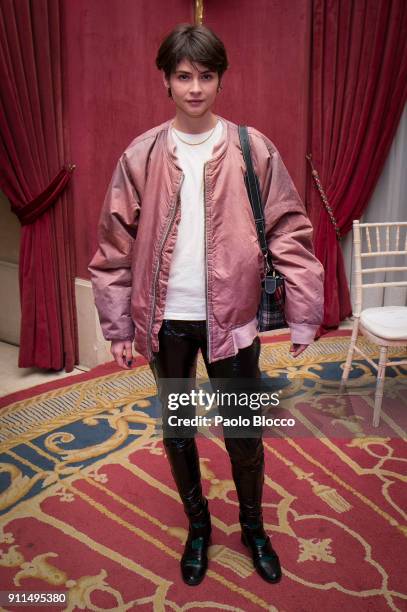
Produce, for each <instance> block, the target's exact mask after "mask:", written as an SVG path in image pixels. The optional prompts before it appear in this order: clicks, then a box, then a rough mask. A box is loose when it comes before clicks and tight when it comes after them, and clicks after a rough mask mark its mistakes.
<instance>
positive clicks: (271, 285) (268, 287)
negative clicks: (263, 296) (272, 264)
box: [264, 273, 277, 295]
mask: <svg viewBox="0 0 407 612" xmlns="http://www.w3.org/2000/svg"><path fill="white" fill-rule="evenodd" d="M276 289H277V279H276V276H275V273H274V275H273V276H266V278H265V279H264V291H265V292H266V293H268V294H269V295H272V294H273V293H274V292H275V290H276Z"/></svg>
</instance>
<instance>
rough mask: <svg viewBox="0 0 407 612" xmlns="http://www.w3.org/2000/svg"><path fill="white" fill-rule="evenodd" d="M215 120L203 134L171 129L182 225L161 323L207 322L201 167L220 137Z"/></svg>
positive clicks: (210, 155) (218, 127) (172, 261)
mask: <svg viewBox="0 0 407 612" xmlns="http://www.w3.org/2000/svg"><path fill="white" fill-rule="evenodd" d="M222 130H223V126H222V122H221V121H219V120H218V123H217V124H216V127H215V129H214V130H213V133H212V135H211V136H210V138H208V140H206V141H205V142H202V144H199V145H196V146H191V145H190V144H185V143H184V142H182V141H181V140H180V138H182V140H185V141H188V143H198V142H201V141H203V140H205V138H206V137H208V136H209V135H210V134H211V132H212V130H209V131H208V132H205V133H202V134H185V133H184V132H178V130H175V129H174V128H172V133H173V138H174V141H175V143H176V155H177V157H178V161H179V165H180V168H181V169H182V171H183V173H184V181H183V183H182V187H181V194H180V196H181V221H180V223H179V225H178V235H177V240H176V243H175V248H174V252H173V255H172V259H171V268H170V275H169V279H168V288H167V298H166V302H165V311H164V319H177V320H186V321H204V320H205V319H206V286H205V217H204V182H203V178H204V164H205V162H206V161H208V160H209V159H210V158H211V157H212V151H213V147H214V145H215V144H216V143H217V142H218V141H219V139H220V137H221V135H222Z"/></svg>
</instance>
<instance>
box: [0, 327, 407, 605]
mask: <svg viewBox="0 0 407 612" xmlns="http://www.w3.org/2000/svg"><path fill="white" fill-rule="evenodd" d="M281 338H283V337H282V336H281ZM348 342H349V338H348V337H347V336H346V335H343V334H342V335H341V334H337V335H333V336H332V335H331V336H330V337H324V338H321V339H320V340H319V341H318V342H317V343H315V344H314V345H312V346H310V347H309V348H308V349H307V351H306V352H305V353H304V354H303V355H302V356H301V357H300V358H299V359H298V360H295V361H294V360H293V359H292V358H291V357H290V356H289V355H288V352H287V351H288V343H287V342H285V341H282V340H279V338H278V337H277V341H274V342H267V340H266V342H265V343H264V344H263V346H262V355H261V368H262V371H263V373H264V375H265V376H267V377H269V378H270V379H273V380H274V381H275V384H276V388H279V389H281V390H282V395H281V397H282V403H283V404H284V409H285V410H286V411H287V412H288V413H290V415H291V416H292V417H293V418H295V419H296V421H297V428H296V434H295V435H290V436H288V435H284V434H281V433H279V432H278V431H277V432H275V433H274V434H273V435H271V434H270V436H268V437H265V448H266V480H265V488H264V515H265V522H266V526H267V529H268V531H269V533H270V535H271V536H272V538H273V543H274V545H275V547H276V549H277V551H278V552H279V554H280V557H281V561H282V565H283V572H284V577H283V580H282V581H281V583H280V584H278V585H268V584H267V583H265V582H263V581H262V580H261V578H259V577H258V575H257V574H256V573H255V572H254V570H253V568H252V565H251V562H250V559H249V557H248V556H247V553H246V550H245V549H244V547H243V545H242V544H241V543H240V538H239V524H238V506H237V500H236V492H235V490H234V486H233V481H232V480H231V472H230V464H229V460H228V456H227V453H226V451H225V448H224V445H223V441H222V439H221V438H220V439H219V438H218V437H210V438H205V437H200V438H199V440H198V446H199V449H200V456H201V471H202V476H203V485H204V490H205V493H206V495H207V497H208V499H209V504H210V509H211V512H212V517H213V527H214V531H213V545H212V546H211V548H210V568H209V570H208V575H207V578H206V579H205V581H204V582H203V583H202V584H201V585H200V586H198V587H195V588H191V587H187V586H185V585H184V584H183V582H182V580H181V578H180V572H179V567H178V563H179V559H180V557H181V554H182V550H183V545H182V543H183V541H184V540H185V538H186V534H187V530H186V526H187V525H186V519H185V516H184V514H183V511H182V506H181V503H180V501H179V499H178V495H177V493H176V491H175V489H174V485H173V482H172V477H171V474H170V470H169V466H168V464H167V461H166V459H165V456H164V453H163V447H162V442H161V437H160V435H159V433H157V431H158V429H157V419H156V417H155V415H156V414H157V400H156V397H155V386H154V382H153V378H152V375H151V373H150V370H149V368H148V366H147V365H145V364H141V365H138V366H136V367H135V368H134V369H133V370H131V371H120V372H117V371H113V372H110V373H107V374H105V375H101V376H98V377H96V378H89V377H88V378H87V379H86V380H79V381H73V382H72V384H69V385H67V386H63V387H59V388H56V389H52V390H49V391H45V392H43V393H41V394H37V395H35V396H34V397H31V398H29V399H24V400H23V401H17V402H14V403H12V404H10V405H8V406H6V407H4V408H3V409H2V411H1V412H0V428H1V429H0V441H1V445H2V446H1V456H0V462H1V463H0V491H1V492H0V511H1V514H2V516H1V522H0V574H1V578H0V590H10V591H17V590H25V591H40V592H46V591H50V590H58V591H66V592H67V594H68V603H67V604H66V605H65V607H61V606H59V607H52V606H51V607H47V608H44V609H46V610H53V609H55V610H61V609H64V610H67V611H76V610H86V611H87V610H117V611H119V612H121V611H124V610H135V609H137V610H141V611H142V612H144V611H147V610H154V611H161V610H165V611H167V610H175V611H183V610H204V609H205V610H206V609H215V610H219V609H224V610H236V611H238V610H239V611H240V610H243V611H250V612H251V611H257V610H270V611H273V612H275V611H279V612H294V611H295V612H298V611H304V612H305V611H306V612H313V611H314V610H315V611H320V610H329V611H330V612H331V611H344V610H345V611H347V610H353V609H356V610H363V611H364V610H366V611H369V612H370V611H381V610H400V611H401V610H406V609H407V593H406V589H405V564H406V561H407V558H406V550H407V546H406V537H407V522H406V512H405V510H406V508H407V494H406V480H407V476H406V472H407V470H406V463H407V453H406V429H407V427H406V416H407V412H406V407H407V406H406V403H407V400H406V398H407V393H406V390H407V387H406V381H407V371H406V369H405V368H404V369H403V367H402V366H399V367H393V368H389V370H388V373H387V376H388V378H387V380H386V392H385V398H384V401H383V413H382V421H381V426H380V428H379V429H376V430H373V428H372V427H371V420H372V412H373V395H374V384H375V378H374V376H373V374H372V370H371V367H370V366H369V365H368V364H367V363H366V362H358V363H357V367H355V368H354V369H353V371H352V373H351V374H352V377H351V380H350V383H349V386H348V391H347V392H346V393H342V394H340V393H339V383H338V381H339V379H340V375H341V371H342V370H341V368H342V366H343V361H344V358H345V355H346V350H347V346H348ZM365 350H368V351H369V352H370V354H371V355H373V354H374V353H373V351H372V350H371V349H369V347H368V346H367V345H365ZM394 356H396V357H397V353H394ZM198 375H199V376H200V377H204V376H205V370H204V367H203V365H202V363H201V362H200V364H199V369H198ZM326 431H329V432H331V433H332V435H331V433H330V435H329V437H327V436H326V435H325V433H326ZM0 609H1V610H14V609H15V610H17V609H18V608H17V607H13V606H10V605H7V606H4V607H3V608H0Z"/></svg>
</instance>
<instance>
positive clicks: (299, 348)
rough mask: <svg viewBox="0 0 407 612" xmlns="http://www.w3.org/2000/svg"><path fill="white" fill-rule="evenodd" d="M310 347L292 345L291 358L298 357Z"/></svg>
mask: <svg viewBox="0 0 407 612" xmlns="http://www.w3.org/2000/svg"><path fill="white" fill-rule="evenodd" d="M307 346H309V345H308V344H291V346H290V353H291V357H298V355H300V354H301V353H302V352H303V351H305V349H306V348H307Z"/></svg>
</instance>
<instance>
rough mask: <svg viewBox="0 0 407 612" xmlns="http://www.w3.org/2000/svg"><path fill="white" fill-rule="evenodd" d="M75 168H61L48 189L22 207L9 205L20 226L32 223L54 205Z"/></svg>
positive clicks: (72, 165) (70, 165)
mask: <svg viewBox="0 0 407 612" xmlns="http://www.w3.org/2000/svg"><path fill="white" fill-rule="evenodd" d="M75 168H76V166H75V165H74V164H68V165H66V166H64V167H63V168H61V170H60V171H59V172H58V174H57V175H56V177H55V178H54V179H53V180H52V181H51V182H50V184H49V185H48V187H46V188H45V189H44V191H42V192H41V193H40V194H39V195H38V196H37V197H36V198H34V199H33V200H30V202H27V204H25V205H24V206H16V205H13V204H12V205H11V210H12V211H13V212H14V213H15V214H16V215H17V217H18V218H19V220H20V223H21V225H28V224H29V223H33V222H34V221H36V220H37V219H38V217H40V216H41V215H42V214H43V213H44V212H45V211H46V210H48V208H50V206H52V204H54V202H55V201H56V200H57V198H59V196H60V195H61V193H62V192H63V190H64V189H65V187H66V185H67V184H68V183H69V181H70V180H71V177H72V174H73V171H74V170H75Z"/></svg>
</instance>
